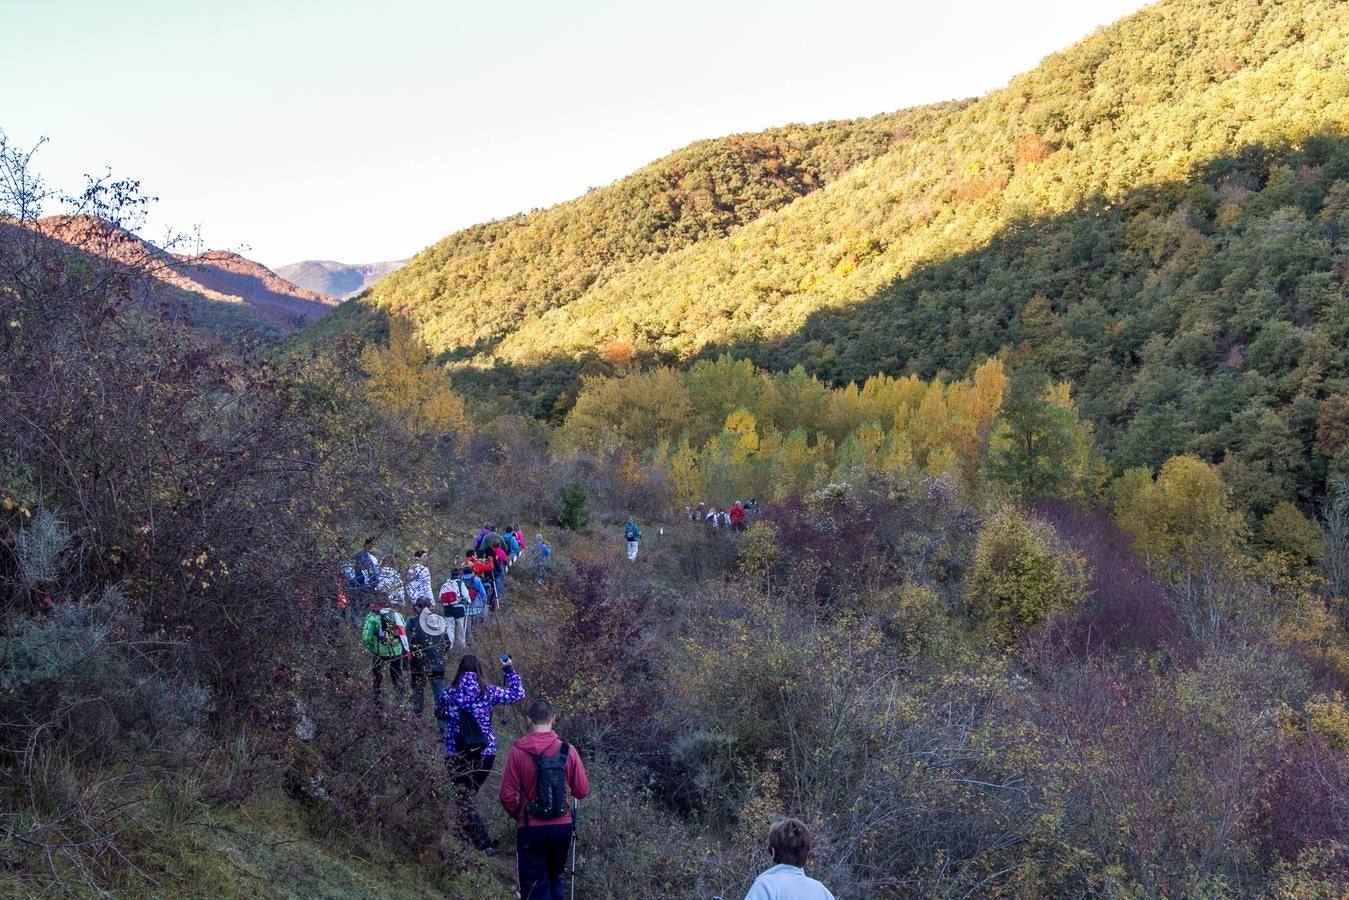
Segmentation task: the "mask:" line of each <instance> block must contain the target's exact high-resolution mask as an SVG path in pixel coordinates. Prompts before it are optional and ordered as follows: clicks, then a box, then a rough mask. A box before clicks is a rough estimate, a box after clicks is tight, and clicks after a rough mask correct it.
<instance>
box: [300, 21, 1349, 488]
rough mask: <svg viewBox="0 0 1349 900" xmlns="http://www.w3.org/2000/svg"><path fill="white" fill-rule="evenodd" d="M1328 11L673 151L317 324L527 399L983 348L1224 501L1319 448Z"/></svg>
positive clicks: (952, 365) (1063, 61) (894, 361)
mask: <svg viewBox="0 0 1349 900" xmlns="http://www.w3.org/2000/svg"><path fill="white" fill-rule="evenodd" d="M1347 19H1349V16H1346V12H1345V10H1344V7H1343V5H1342V4H1338V3H1334V2H1330V0H1307V2H1298V3H1283V4H1271V3H1257V2H1241V3H1224V4H1221V8H1219V7H1218V6H1217V5H1215V4H1213V3H1212V2H1205V0H1171V2H1163V3H1159V4H1157V5H1155V6H1153V7H1150V8H1148V9H1146V10H1144V11H1142V12H1140V13H1138V14H1136V15H1134V16H1131V17H1129V18H1127V19H1125V20H1123V21H1121V22H1120V23H1117V24H1116V25H1113V26H1111V27H1109V28H1107V29H1104V30H1102V31H1100V32H1098V33H1097V34H1095V35H1093V36H1092V37H1090V38H1088V39H1087V40H1085V41H1083V42H1082V43H1080V44H1078V45H1077V46H1075V47H1072V48H1070V49H1068V50H1066V51H1064V52H1062V53H1059V54H1056V55H1054V56H1052V57H1050V58H1049V59H1047V60H1046V61H1045V62H1044V63H1043V64H1042V65H1041V66H1040V67H1038V68H1037V69H1035V70H1034V71H1032V72H1030V73H1027V74H1026V75H1023V76H1021V77H1019V78H1017V79H1015V80H1013V81H1012V82H1011V84H1009V85H1008V86H1007V87H1006V88H1004V89H1002V90H999V91H995V92H993V93H991V94H989V95H988V96H986V97H983V98H981V99H979V100H977V101H975V102H973V103H969V104H952V105H947V106H941V107H933V108H929V109H923V110H915V111H912V112H909V113H901V114H895V115H891V116H884V117H880V118H878V119H874V120H867V121H864V122H858V123H851V124H840V125H833V126H828V127H827V128H825V129H823V130H821V129H801V130H799V131H795V132H793V131H784V132H773V133H768V134H766V135H763V136H758V137H742V138H733V139H729V140H727V141H722V142H710V143H704V144H700V145H695V146H694V147H691V148H689V149H688V150H686V151H683V152H682V153H681V154H676V155H675V156H673V157H671V158H669V159H668V160H664V161H662V162H660V163H656V164H654V165H653V166H651V167H649V168H648V169H646V170H643V171H642V172H640V173H638V174H637V175H635V176H633V177H632V178H629V179H625V180H624V181H622V182H619V183H618V184H616V185H614V186H612V187H610V188H606V189H604V190H601V191H597V192H595V193H593V194H591V195H588V196H586V197H583V198H581V199H579V200H577V201H574V202H572V203H569V204H564V205H562V206H559V207H556V208H554V209H550V210H546V211H542V212H536V213H533V214H531V215H530V216H526V217H520V218H518V219H513V220H509V221H507V222H499V223H493V224H490V225H486V226H480V227H478V228H474V229H469V230H467V231H465V232H461V233H459V234H456V235H453V236H451V237H450V238H447V239H446V240H445V241H442V242H441V243H440V244H438V245H437V246H436V247H434V248H432V249H431V250H428V251H427V252H426V253H424V254H422V255H421V256H419V257H418V258H417V259H415V260H414V261H413V263H412V264H410V265H409V266H408V267H407V268H406V269H405V270H403V271H402V272H400V273H399V274H398V275H397V276H396V277H394V278H391V279H387V280H385V281H384V282H381V283H380V284H379V285H378V286H377V287H376V288H375V289H374V290H373V291H372V292H370V293H369V294H367V295H366V296H364V297H363V298H361V299H360V300H359V301H358V302H357V304H355V305H351V304H349V305H348V306H347V307H344V308H343V312H345V313H346V315H345V316H340V317H337V318H336V319H335V320H334V321H332V322H329V323H325V325H324V328H325V331H324V334H330V333H331V332H330V331H328V330H327V329H329V328H333V327H339V326H342V325H343V324H344V323H346V322H349V320H350V318H351V317H352V315H354V314H355V313H356V312H357V309H359V308H364V309H368V310H378V311H381V312H384V313H395V314H397V315H398V316H400V317H406V318H407V319H409V320H410V321H411V322H412V323H414V325H415V326H416V327H417V329H418V331H419V333H420V334H421V335H422V336H423V337H424V338H425V339H426V340H427V341H428V342H429V343H430V344H431V346H432V348H433V349H435V350H438V351H441V352H443V353H444V354H445V355H446V357H447V358H448V359H451V360H461V361H462V360H467V361H468V362H467V364H466V365H463V364H461V365H460V366H459V367H458V368H459V369H460V371H459V375H458V377H459V379H460V383H461V384H463V385H465V386H466V387H471V388H472V389H471V390H470V394H473V393H482V394H484V395H491V396H494V397H498V398H500V397H505V398H508V399H510V400H512V401H514V402H519V403H521V404H523V405H524V408H525V409H527V410H529V411H531V412H533V413H534V414H536V415H543V416H560V415H561V414H562V413H564V412H565V411H566V409H567V408H568V407H569V406H570V403H571V402H572V401H573V399H574V396H575V378H576V375H577V373H578V372H581V371H612V370H613V366H614V365H615V364H617V365H619V366H622V365H623V364H625V363H627V362H628V361H630V360H636V361H638V362H640V361H642V360H660V361H665V362H680V361H684V360H688V359H689V358H691V357H694V356H697V355H700V354H714V353H717V352H720V351H722V350H731V351H733V352H735V353H736V354H737V355H740V356H748V357H750V358H752V359H753V360H754V361H755V362H757V363H758V364H760V365H763V366H765V367H768V368H770V369H775V370H786V369H789V368H791V367H792V366H793V365H795V364H798V363H799V364H802V365H804V366H805V368H806V370H807V372H808V373H810V374H815V375H818V376H820V377H822V378H824V379H825V380H827V381H830V382H833V383H836V384H842V383H846V382H847V381H849V380H857V381H861V380H862V379H864V378H866V377H868V376H870V375H872V374H876V373H878V372H884V373H890V374H903V373H905V372H916V373H918V374H921V375H924V376H928V377H930V376H932V375H935V374H938V373H953V374H956V375H961V374H965V373H967V372H968V371H969V370H970V368H971V367H972V366H973V365H974V364H976V363H977V362H978V361H979V360H980V359H982V358H984V357H986V356H989V355H992V354H997V353H999V352H1002V351H1009V352H1011V353H1013V354H1015V355H1016V356H1017V358H1025V357H1027V356H1029V357H1033V358H1034V359H1035V360H1036V361H1038V362H1040V363H1042V364H1043V365H1044V366H1045V367H1047V368H1048V370H1049V371H1050V374H1052V375H1054V376H1055V377H1059V378H1067V379H1071V380H1072V381H1073V382H1074V389H1075V392H1076V397H1077V399H1078V401H1079V403H1080V405H1081V408H1082V410H1083V412H1084V414H1085V415H1086V416H1087V417H1088V418H1089V419H1090V420H1091V421H1092V422H1093V423H1094V424H1095V425H1096V428H1097V434H1098V441H1099V443H1100V445H1101V449H1102V450H1103V451H1104V454H1105V456H1106V458H1107V459H1108V460H1109V461H1110V463H1111V464H1112V465H1113V466H1114V467H1115V468H1117V469H1120V470H1122V469H1123V468H1126V467H1128V466H1131V465H1141V464H1147V465H1154V466H1155V465H1157V464H1159V463H1160V462H1161V461H1162V460H1163V459H1165V458H1166V457H1167V456H1169V455H1171V454H1173V453H1177V452H1182V451H1192V452H1196V453H1199V454H1200V455H1202V456H1203V457H1205V458H1207V459H1210V460H1212V461H1214V462H1223V461H1224V460H1227V462H1226V466H1227V468H1228V471H1229V474H1230V475H1231V477H1232V479H1233V482H1234V485H1235V486H1236V488H1237V490H1238V493H1239V495H1240V496H1241V499H1242V501H1243V504H1245V505H1252V506H1254V507H1256V508H1258V509H1260V510H1264V511H1267V510H1268V509H1269V508H1270V507H1271V505H1272V504H1273V503H1274V502H1275V501H1276V500H1278V499H1281V498H1285V497H1298V498H1301V499H1303V500H1306V499H1308V498H1309V497H1310V496H1311V494H1312V493H1314V491H1315V490H1316V488H1317V486H1319V485H1320V483H1321V482H1322V481H1323V479H1324V477H1325V474H1326V471H1327V466H1328V465H1330V464H1331V462H1332V460H1334V459H1335V458H1337V457H1340V456H1341V454H1342V453H1343V451H1344V446H1343V444H1344V441H1342V440H1340V439H1339V438H1337V437H1335V436H1334V435H1335V434H1338V432H1337V431H1335V429H1334V428H1333V427H1330V426H1326V425H1325V423H1324V422H1323V419H1325V418H1326V417H1327V416H1329V417H1331V418H1333V417H1334V416H1335V415H1337V413H1336V412H1335V410H1339V409H1341V405H1342V404H1343V403H1344V402H1345V401H1343V399H1342V396H1343V395H1344V394H1345V393H1346V391H1349V383H1346V374H1347V373H1349V359H1347V358H1346V355H1345V353H1346V351H1345V349H1344V348H1345V346H1346V336H1347V334H1349V333H1347V332H1346V328H1349V325H1346V323H1347V322H1349V305H1347V304H1346V300H1345V294H1344V279H1345V272H1346V266H1345V260H1346V251H1345V247H1344V244H1343V236H1342V235H1343V230H1344V226H1345V221H1344V218H1343V217H1344V215H1345V213H1346V209H1349V206H1347V205H1346V204H1349V151H1346V148H1345V143H1344V136H1345V133H1346V129H1349V78H1346V77H1345V75H1344V51H1345V47H1346V46H1349V25H1347V23H1346V20H1347ZM896 136H899V137H900V138H902V139H898V140H897V139H895V138H896ZM826 137H827V138H828V139H827V140H826ZM806 138H809V139H810V140H813V141H815V142H816V143H813V144H812V143H810V142H809V141H807V142H806V144H805V146H806V147H807V148H813V149H810V150H809V152H807V153H806V154H805V159H804V160H803V161H801V162H800V163H798V164H796V165H795V166H793V165H790V164H789V159H788V157H789V156H790V155H791V154H788V153H785V152H784V151H783V149H782V146H783V144H784V142H785V143H786V144H788V145H793V142H798V144H799V142H801V141H802V140H804V139H806ZM756 147H758V148H761V149H759V150H753V148H756ZM771 148H777V149H776V150H773V152H771V153H770V152H769V150H770V149H771ZM691 160H696V161H697V162H696V164H694V163H691ZM844 168H846V169H847V171H846V172H842V174H840V171H841V170H842V169H844ZM792 172H795V173H796V174H795V176H793V175H792V174H791V173H792ZM676 175H681V176H683V178H682V180H681V181H680V184H682V185H683V191H682V192H681V191H675V190H672V184H673V182H672V179H673V178H674V177H675V176H676ZM699 179H702V181H701V183H702V184H703V185H706V187H704V188H702V189H693V190H690V187H693V188H696V187H697V185H699V183H700V182H699ZM825 180H828V181H829V183H828V184H825V185H823V186H822V187H821V188H820V189H819V190H809V188H811V187H815V186H817V185H818V184H819V182H821V181H825ZM484 367H485V368H484ZM1328 402H1329V404H1330V405H1329V406H1327V403H1328ZM1318 434H1330V435H1331V437H1330V438H1329V439H1328V440H1319V439H1318V437H1317V435H1318ZM1338 465H1340V466H1341V467H1343V465H1344V463H1343V460H1342V459H1341V462H1340V463H1338Z"/></svg>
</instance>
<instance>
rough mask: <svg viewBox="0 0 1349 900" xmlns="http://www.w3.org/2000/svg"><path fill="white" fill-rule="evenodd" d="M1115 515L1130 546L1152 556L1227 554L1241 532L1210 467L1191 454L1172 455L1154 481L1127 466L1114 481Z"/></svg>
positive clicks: (1189, 558) (1190, 557) (1215, 471)
mask: <svg viewBox="0 0 1349 900" xmlns="http://www.w3.org/2000/svg"><path fill="white" fill-rule="evenodd" d="M1115 517H1116V519H1117V520H1118V521H1119V523H1120V525H1121V527H1123V528H1124V529H1125V530H1126V531H1128V532H1129V533H1130V534H1131V535H1133V538H1134V546H1135V547H1136V548H1137V549H1138V551H1139V552H1140V553H1142V554H1143V555H1144V556H1145V557H1149V558H1151V559H1153V560H1159V559H1166V558H1174V559H1175V560H1176V561H1177V562H1180V563H1189V562H1194V561H1196V560H1197V559H1198V558H1199V557H1200V556H1202V555H1205V554H1207V553H1211V552H1217V553H1227V552H1230V551H1231V550H1232V549H1233V548H1234V547H1235V545H1236V540H1237V538H1238V537H1240V536H1242V534H1243V533H1244V526H1243V525H1242V524H1241V519H1240V517H1239V516H1237V515H1236V513H1235V512H1234V511H1233V510H1232V504H1231V496H1230V492H1229V491H1228V488H1227V485H1225V484H1223V480H1222V476H1221V475H1220V474H1219V473H1218V469H1217V467H1216V466H1213V465H1210V464H1209V463H1206V462H1204V461H1203V460H1202V459H1199V458H1198V457H1196V456H1190V455H1185V456H1173V457H1171V458H1170V459H1168V460H1167V461H1166V463H1165V464H1164V465H1163V466H1162V471H1161V473H1160V474H1159V475H1158V476H1157V479H1156V481H1154V480H1153V479H1152V476H1151V474H1150V473H1149V472H1148V471H1147V470H1146V469H1131V470H1130V471H1128V472H1125V473H1124V475H1122V476H1120V478H1119V479H1118V480H1117V481H1116V483H1115Z"/></svg>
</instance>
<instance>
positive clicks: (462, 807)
mask: <svg viewBox="0 0 1349 900" xmlns="http://www.w3.org/2000/svg"><path fill="white" fill-rule="evenodd" d="M501 675H502V680H503V681H505V682H506V686H505V687H497V686H496V685H495V684H488V683H487V680H486V679H485V678H483V676H482V666H481V665H479V663H478V657H476V656H474V655H473V654H471V653H470V654H468V655H466V656H464V658H463V659H461V660H459V671H458V672H457V673H456V674H455V676H454V683H453V684H452V685H450V686H449V687H447V688H445V690H443V691H441V692H440V699H438V700H437V701H436V718H437V719H439V720H440V721H441V722H443V723H445V767H446V769H447V770H448V771H449V774H450V783H451V784H452V785H453V786H454V796H455V804H456V806H457V807H458V810H459V827H460V828H461V829H462V830H463V832H464V834H465V836H466V837H468V838H469V840H471V841H472V842H473V844H474V845H475V846H476V847H477V848H478V849H479V850H482V851H483V852H484V853H486V854H487V855H488V856H491V855H492V854H493V853H494V852H495V851H494V850H493V849H492V840H491V838H490V837H489V836H488V834H487V826H486V825H485V824H483V820H482V814H481V813H480V812H478V804H477V796H478V790H479V789H480V788H481V787H482V783H483V782H484V781H486V780H487V776H488V774H489V773H490V772H491V771H492V767H493V766H494V765H496V759H497V738H496V730H495V729H494V728H493V727H492V707H494V706H497V705H499V704H503V703H518V702H519V701H520V700H522V699H523V698H524V696H525V689H524V686H523V685H522V684H521V683H520V676H519V675H517V674H516V672H515V669H514V668H513V667H512V666H511V658H510V657H509V656H503V657H501Z"/></svg>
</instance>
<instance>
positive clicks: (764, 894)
mask: <svg viewBox="0 0 1349 900" xmlns="http://www.w3.org/2000/svg"><path fill="white" fill-rule="evenodd" d="M810 843H811V835H810V829H809V828H807V827H806V823H805V822H802V821H801V820H800V819H787V820H785V821H782V822H779V823H778V824H776V825H774V826H773V828H772V830H771V831H769V832H768V854H769V856H770V857H771V858H772V860H773V866H772V867H771V868H768V869H765V870H764V871H763V872H761V873H759V877H758V878H756V879H754V884H753V885H751V886H750V889H749V893H748V894H746V895H745V900H834V895H833V894H831V893H829V889H828V888H826V887H825V886H824V885H822V884H820V883H819V882H818V881H816V880H815V879H814V878H811V877H809V876H808V875H806V872H805V867H806V860H807V859H808V858H809V857H810Z"/></svg>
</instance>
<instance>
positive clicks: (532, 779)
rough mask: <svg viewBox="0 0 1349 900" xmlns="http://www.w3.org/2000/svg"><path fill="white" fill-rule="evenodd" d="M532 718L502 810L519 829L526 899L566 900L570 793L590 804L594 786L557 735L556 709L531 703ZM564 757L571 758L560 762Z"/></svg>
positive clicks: (509, 760) (517, 749)
mask: <svg viewBox="0 0 1349 900" xmlns="http://www.w3.org/2000/svg"><path fill="white" fill-rule="evenodd" d="M527 715H528V718H529V733H528V734H526V735H525V736H524V737H522V738H520V740H518V741H516V742H515V743H514V744H513V745H512V746H511V752H510V755H509V756H508V757H506V772H505V774H504V775H503V776H502V779H501V795H500V799H501V807H502V809H504V810H506V814H507V815H509V816H512V817H514V819H515V822H516V825H517V826H518V829H517V830H516V832H515V846H516V860H517V863H518V865H519V869H520V900H563V882H562V873H563V870H565V869H566V867H567V850H568V848H569V847H570V846H571V835H572V828H574V827H575V823H574V822H573V820H572V813H571V811H570V810H568V809H567V803H566V794H567V793H568V792H569V793H570V794H571V795H572V796H573V797H575V798H576V799H577V800H584V799H585V797H586V795H587V794H589V793H590V781H589V780H588V779H587V778H586V770H585V766H583V765H581V757H580V756H578V755H577V753H576V750H575V748H573V747H571V746H569V745H567V744H564V743H563V742H562V741H561V740H560V739H559V738H558V736H557V735H556V734H554V733H553V723H554V722H555V721H556V719H557V717H556V716H555V715H553V707H552V705H551V704H549V702H548V701H547V700H535V701H534V702H533V703H531V704H529V712H528V714H527ZM558 754H566V755H565V756H564V757H562V759H558ZM559 775H562V776H563V777H561V778H559V777H558V776H559ZM540 776H542V780H543V784H542V785H540V780H541V779H540ZM541 787H542V791H541V790H540V788H541ZM573 874H574V873H573Z"/></svg>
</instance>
